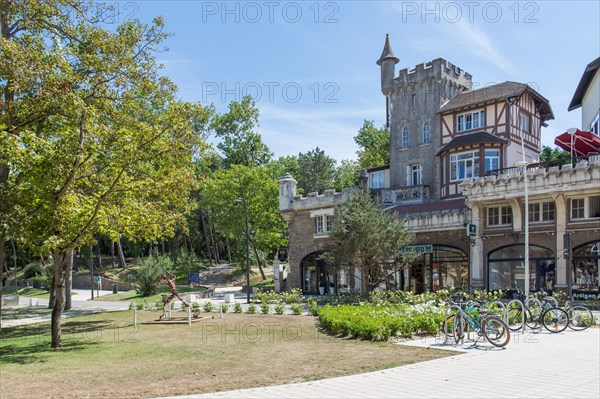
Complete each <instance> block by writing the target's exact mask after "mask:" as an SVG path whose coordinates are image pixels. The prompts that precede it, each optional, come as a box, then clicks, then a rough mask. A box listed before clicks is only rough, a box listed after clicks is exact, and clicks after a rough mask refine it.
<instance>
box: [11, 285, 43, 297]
mask: <svg viewBox="0 0 600 399" xmlns="http://www.w3.org/2000/svg"><path fill="white" fill-rule="evenodd" d="M14 294H15V287H4V288H3V289H2V295H14ZM18 294H19V295H21V296H26V297H32V298H49V297H50V293H49V292H48V290H44V289H40V288H19V291H18Z"/></svg>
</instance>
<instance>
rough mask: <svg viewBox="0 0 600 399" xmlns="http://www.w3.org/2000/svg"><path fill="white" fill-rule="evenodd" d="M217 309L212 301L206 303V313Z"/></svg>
mask: <svg viewBox="0 0 600 399" xmlns="http://www.w3.org/2000/svg"><path fill="white" fill-rule="evenodd" d="M214 309H215V306H214V305H213V303H212V302H211V301H206V302H204V311H205V312H206V313H210V312H212V311H213V310H214Z"/></svg>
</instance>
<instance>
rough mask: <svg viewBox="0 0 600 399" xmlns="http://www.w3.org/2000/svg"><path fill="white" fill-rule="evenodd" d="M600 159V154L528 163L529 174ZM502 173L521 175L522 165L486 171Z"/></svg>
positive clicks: (490, 174)
mask: <svg viewBox="0 0 600 399" xmlns="http://www.w3.org/2000/svg"><path fill="white" fill-rule="evenodd" d="M598 161H600V154H594V155H588V156H585V157H574V158H567V159H557V160H554V161H549V162H538V163H530V164H529V165H527V172H528V173H527V174H528V175H529V174H532V173H534V172H537V171H538V170H545V171H548V169H550V168H551V167H554V166H558V167H559V169H562V167H563V166H565V165H571V167H575V166H576V165H588V164H590V163H592V162H598ZM500 175H506V176H509V177H510V176H520V175H521V167H519V166H511V167H509V168H502V169H494V170H488V171H487V172H485V176H486V177H487V176H495V177H498V176H500Z"/></svg>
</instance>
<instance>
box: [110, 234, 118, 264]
mask: <svg viewBox="0 0 600 399" xmlns="http://www.w3.org/2000/svg"><path fill="white" fill-rule="evenodd" d="M110 259H111V262H112V268H113V269H114V268H115V267H117V259H116V258H115V242H114V241H112V240H111V242H110Z"/></svg>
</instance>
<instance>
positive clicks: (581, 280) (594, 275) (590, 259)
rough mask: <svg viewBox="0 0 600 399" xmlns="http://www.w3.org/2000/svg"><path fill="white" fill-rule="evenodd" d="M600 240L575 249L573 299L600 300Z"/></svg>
mask: <svg viewBox="0 0 600 399" xmlns="http://www.w3.org/2000/svg"><path fill="white" fill-rule="evenodd" d="M599 268H600V240H597V241H592V242H588V243H587V244H583V245H580V246H578V247H576V248H575V249H573V299H593V298H600V281H599V276H598V269H599Z"/></svg>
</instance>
